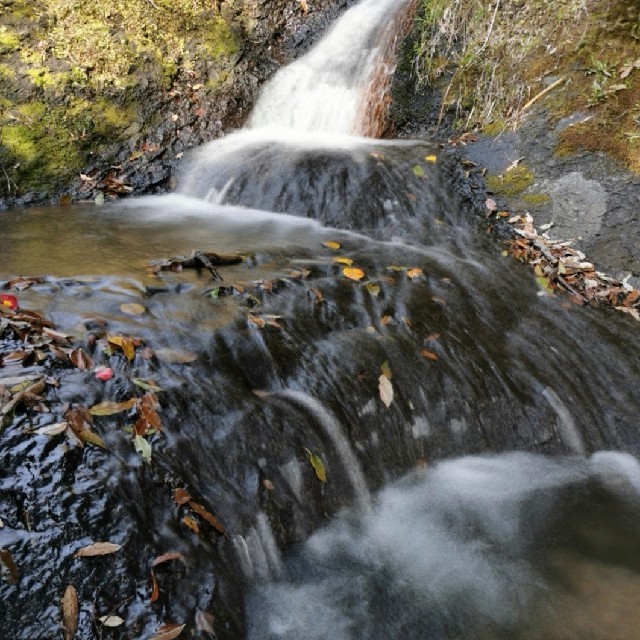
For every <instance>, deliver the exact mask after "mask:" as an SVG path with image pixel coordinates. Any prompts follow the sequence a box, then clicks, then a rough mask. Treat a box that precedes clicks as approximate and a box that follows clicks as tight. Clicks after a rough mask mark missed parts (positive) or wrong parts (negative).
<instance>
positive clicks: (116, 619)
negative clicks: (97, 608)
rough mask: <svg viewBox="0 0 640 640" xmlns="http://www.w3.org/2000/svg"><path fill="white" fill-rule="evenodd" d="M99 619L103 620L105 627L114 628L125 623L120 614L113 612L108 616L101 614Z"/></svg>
mask: <svg viewBox="0 0 640 640" xmlns="http://www.w3.org/2000/svg"><path fill="white" fill-rule="evenodd" d="M98 620H99V621H100V622H102V626H103V627H110V628H114V627H119V626H120V625H122V624H124V620H123V619H122V618H121V617H120V616H115V615H113V614H110V615H108V616H100V617H99V618H98Z"/></svg>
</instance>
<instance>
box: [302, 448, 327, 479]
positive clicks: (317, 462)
mask: <svg viewBox="0 0 640 640" xmlns="http://www.w3.org/2000/svg"><path fill="white" fill-rule="evenodd" d="M304 450H305V451H306V452H307V454H308V455H309V462H310V463H311V466H312V467H313V470H314V471H315V472H316V476H317V478H318V480H320V482H326V481H327V471H326V469H325V468H324V463H323V462H322V459H321V458H320V456H317V455H316V454H315V453H311V451H309V449H307V448H306V447H305V448H304Z"/></svg>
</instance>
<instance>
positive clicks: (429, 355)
mask: <svg viewBox="0 0 640 640" xmlns="http://www.w3.org/2000/svg"><path fill="white" fill-rule="evenodd" d="M420 355H421V356H422V357H423V358H427V360H437V359H438V356H437V355H436V354H435V353H434V352H433V351H429V349H423V350H422V351H420Z"/></svg>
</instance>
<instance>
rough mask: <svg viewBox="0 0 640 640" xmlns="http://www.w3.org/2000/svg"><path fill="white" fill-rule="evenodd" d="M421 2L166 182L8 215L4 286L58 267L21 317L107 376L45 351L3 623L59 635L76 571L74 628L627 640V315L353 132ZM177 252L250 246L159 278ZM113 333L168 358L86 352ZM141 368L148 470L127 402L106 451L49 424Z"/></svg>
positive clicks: (287, 82)
mask: <svg viewBox="0 0 640 640" xmlns="http://www.w3.org/2000/svg"><path fill="white" fill-rule="evenodd" d="M412 5H413V3H411V2H399V1H398V0H363V1H362V2H360V3H359V4H358V5H356V6H355V7H353V8H352V9H350V10H349V11H347V12H345V14H344V16H343V17H342V18H341V19H340V20H339V21H338V22H337V23H336V25H335V27H334V28H333V29H332V30H331V31H330V33H329V34H327V36H326V38H325V39H324V40H323V41H322V42H320V43H319V45H318V46H317V47H316V48H315V49H314V50H312V51H311V52H310V53H309V54H308V55H307V56H305V57H304V58H303V59H301V60H300V61H298V62H296V63H295V64H293V65H291V66H290V67H288V68H285V69H283V70H281V71H280V72H279V73H278V74H277V75H276V76H275V78H274V79H273V80H272V81H271V83H269V84H268V85H267V86H266V87H265V88H264V91H263V93H262V96H261V98H260V100H259V101H258V104H257V106H256V110H255V112H254V113H253V115H252V117H251V119H250V123H249V125H248V127H247V128H246V129H243V130H242V131H239V132H236V133H233V134H230V135H228V136H226V137H225V138H223V139H222V140H219V141H214V142H212V143H210V144H208V145H205V146H204V147H202V148H201V149H199V150H197V151H196V152H195V153H194V154H193V156H192V158H191V160H190V162H189V163H188V165H187V166H186V168H185V170H184V174H183V176H182V179H181V183H180V184H181V186H180V190H179V193H177V194H174V195H169V196H163V197H153V198H140V199H133V200H130V201H124V202H122V203H120V204H109V205H105V206H103V207H101V208H98V207H95V206H92V205H84V206H83V205H78V206H74V207H63V208H55V207H52V208H42V209H29V210H20V211H12V212H7V213H3V214H1V215H2V219H1V224H2V252H1V253H0V278H3V279H4V280H6V281H9V280H10V279H12V278H14V277H16V276H19V275H22V276H37V275H46V277H45V278H44V279H43V280H42V281H41V282H40V283H38V284H35V285H33V286H31V287H30V288H28V289H25V290H23V291H20V292H19V293H17V295H18V296H19V298H20V303H21V305H22V306H23V307H24V308H28V309H29V308H30V309H37V310H39V311H41V312H42V313H43V314H44V315H45V316H47V317H48V318H50V319H52V320H53V321H54V322H55V324H56V326H57V327H58V329H59V330H60V331H63V332H68V333H69V334H70V335H72V336H74V338H75V340H76V341H78V342H79V343H80V344H83V345H84V346H85V349H86V350H87V352H88V353H90V354H91V355H92V357H93V358H94V361H95V363H96V364H100V363H103V364H109V366H111V367H112V369H113V371H114V374H115V375H114V377H113V379H111V380H109V381H108V382H106V383H103V382H101V381H99V380H96V379H95V377H94V376H93V374H92V372H91V371H82V370H79V369H68V368H60V367H59V366H55V365H51V363H50V366H51V375H55V376H56V377H57V378H58V379H59V380H60V387H59V388H57V389H55V390H53V391H51V393H50V395H51V397H50V398H49V399H50V401H51V410H50V411H51V412H50V413H47V412H42V413H34V412H31V413H18V414H17V415H16V416H15V418H14V419H13V420H12V421H11V422H10V424H8V425H7V426H6V427H5V428H4V429H3V430H2V431H1V432H0V456H1V457H0V459H1V460H2V467H1V470H0V548H4V549H7V550H9V551H10V552H11V554H12V557H13V558H14V560H15V562H16V565H17V566H18V568H19V570H20V579H19V581H18V584H10V583H9V581H8V580H6V579H4V578H6V576H5V575H4V574H3V581H2V582H0V607H1V608H2V615H0V637H7V638H9V637H11V638H15V639H16V640H27V639H29V640H31V639H38V640H39V639H41V638H42V639H44V638H53V637H58V636H59V635H60V621H61V614H60V598H61V596H62V593H63V592H64V590H65V588H66V586H67V585H68V584H73V585H74V586H75V588H76V589H77V592H78V599H79V603H80V614H79V628H78V632H77V634H76V637H77V638H83V639H85V638H86V639H89V638H116V639H119V638H122V639H124V638H145V639H146V638H152V637H154V634H156V633H157V632H158V628H161V625H162V624H178V625H182V624H184V625H186V628H185V629H184V630H183V631H182V635H181V636H180V637H181V638H183V637H195V638H213V637H216V638H229V639H237V638H242V637H246V638H249V639H250V640H254V639H255V640H258V639H267V638H273V639H275V638H286V639H300V640H302V639H305V640H307V639H315V638H318V639H320V638H323V639H324V638H336V639H343V638H344V639H349V640H352V639H353V640H355V639H358V640H364V639H365V638H366V639H371V638H380V639H382V638H384V639H388V638H398V639H399V638H402V639H409V638H429V640H438V639H441V638H442V639H443V640H444V639H451V638H456V639H464V640H469V639H476V638H477V639H478V640H501V639H503V638H504V639H505V640H506V639H507V638H509V639H510V640H512V639H518V640H534V639H539V640H543V639H544V640H550V639H552V640H555V639H558V640H560V639H576V640H590V639H593V638H598V640H607V639H611V640H614V639H622V638H625V639H626V638H631V637H634V634H636V633H637V631H636V630H637V627H638V623H640V619H639V613H638V612H639V611H640V608H639V607H638V604H639V597H640V596H639V594H640V560H639V559H640V553H639V552H640V464H639V463H638V456H639V455H640V436H639V432H638V416H639V415H640V397H639V396H638V393H637V384H638V381H639V380H640V357H639V356H638V337H637V336H638V328H637V326H636V324H635V322H634V321H633V320H632V319H630V318H627V317H619V316H620V315H621V314H607V313H603V312H601V311H598V310H593V309H584V308H578V307H576V306H574V305H572V304H570V303H568V302H567V301H566V300H565V299H564V298H563V297H562V296H559V295H558V296H549V295H546V294H545V293H544V292H542V291H540V290H539V288H538V286H537V283H536V281H535V278H534V276H533V275H532V273H531V271H530V270H529V268H528V267H525V266H523V265H518V264H513V263H512V262H511V260H510V259H508V258H504V257H502V256H501V255H500V248H498V247H496V246H495V245H494V244H492V243H491V242H490V241H488V240H487V239H486V238H485V237H484V236H483V235H482V234H480V233H479V232H478V230H477V229H476V227H475V223H474V221H473V220H472V218H471V215H470V214H469V212H467V211H465V210H464V207H462V206H461V205H460V203H459V200H458V199H457V198H456V196H455V195H453V190H452V182H451V181H452V179H451V173H452V171H451V169H450V167H449V164H448V162H447V159H446V158H445V154H444V153H443V152H442V151H441V150H440V148H439V147H438V146H437V145H436V144H434V143H431V142H428V141H407V140H404V141H398V140H377V139H374V138H371V137H366V136H368V135H369V134H370V133H371V132H372V131H374V130H375V127H373V126H372V124H371V123H372V119H371V114H370V108H369V106H368V105H371V104H372V101H373V102H376V101H377V102H378V103H380V102H384V100H385V99H386V98H385V97H384V95H383V94H384V87H385V86H387V80H388V78H389V77H390V74H391V71H392V67H391V66H389V64H390V63H389V61H390V60H391V58H392V55H391V53H390V52H393V51H394V50H395V47H396V44H397V42H398V41H399V40H400V39H401V36H402V33H403V28H404V25H405V24H406V16H407V14H408V13H410V12H411V11H412ZM381 69H382V72H380V70H381ZM447 167H449V168H447ZM194 248H196V249H201V250H204V251H211V252H219V253H234V252H238V253H241V254H243V255H245V256H250V257H247V259H245V260H244V261H243V262H242V263H240V264H235V265H231V266H224V267H219V268H218V270H219V272H220V274H221V275H222V277H223V278H224V281H223V282H216V281H213V280H212V279H211V277H210V275H209V273H208V272H207V271H206V270H202V271H193V270H183V271H163V272H160V273H157V274H153V273H151V272H149V271H148V268H147V267H148V263H149V262H150V261H153V260H158V259H162V258H169V257H171V256H175V255H188V254H189V253H190V252H191V250H192V249H194ZM349 268H351V269H357V270H360V271H361V272H362V275H361V277H360V275H359V273H360V272H356V277H357V278H359V279H352V278H350V277H349V275H354V272H349V271H348V270H347V271H345V269H349ZM123 303H135V304H140V305H142V306H144V308H145V311H144V313H143V314H140V315H131V314H128V313H125V312H123V310H122V307H121V305H122V304H123ZM104 327H106V330H107V331H108V332H109V334H112V335H113V334H121V335H124V336H134V337H136V338H137V339H139V340H140V342H141V344H143V345H145V346H148V347H150V349H151V350H152V351H153V353H151V352H147V353H146V354H143V350H142V348H141V347H137V351H136V355H135V357H134V358H133V359H132V360H131V362H129V361H128V360H127V359H126V358H125V357H123V355H122V354H119V353H111V352H107V353H102V352H101V350H100V348H99V347H97V346H96V341H95V335H96V332H99V331H100V330H102V329H101V328H104ZM27 371H30V370H29V369H27ZM14 375H15V367H0V384H2V379H3V378H7V377H11V376H14ZM139 378H143V379H145V380H151V381H153V383H154V385H157V387H159V388H161V389H162V391H159V392H157V395H158V399H159V402H160V405H159V408H158V413H159V416H160V418H161V421H162V430H161V431H159V432H158V433H156V434H154V435H152V436H150V437H149V438H148V442H149V445H150V447H151V462H150V464H147V463H145V462H144V461H143V459H142V458H141V456H140V454H139V453H138V452H137V451H136V450H135V449H134V446H133V442H132V435H131V424H132V419H133V418H132V416H131V415H130V414H127V413H126V412H125V413H121V414H118V415H114V416H107V417H98V418H96V419H95V421H94V429H95V430H96V432H97V433H99V434H100V436H101V437H102V439H103V440H104V442H105V445H106V450H102V449H100V448H97V447H92V446H85V447H84V448H82V449H81V448H79V447H73V446H71V445H70V444H68V443H67V442H66V440H65V438H64V436H61V435H58V436H55V437H51V436H47V435H43V434H40V433H38V432H37V431H34V430H36V429H38V428H40V427H43V426H45V427H46V426H48V425H51V424H53V423H56V422H58V421H60V420H62V418H63V408H64V406H65V405H68V406H72V407H77V406H84V407H90V406H92V405H95V404H97V403H99V402H102V401H104V400H112V401H118V402H120V401H124V400H127V399H128V398H131V397H133V396H135V395H136V394H137V395H140V393H141V392H140V389H139V387H137V386H136V384H135V383H134V382H133V380H134V379H139ZM323 476H326V477H323ZM176 489H181V490H185V491H187V492H188V493H189V495H190V496H191V497H192V499H193V500H194V501H196V502H197V503H198V504H200V505H202V506H203V507H204V508H205V509H206V511H207V512H208V513H210V514H214V515H215V518H216V521H217V522H218V523H219V524H220V525H221V527H218V528H215V527H213V526H211V525H210V521H207V520H206V518H204V519H203V518H201V517H200V516H198V513H197V512H196V511H194V510H193V508H191V507H190V506H189V505H188V504H184V503H182V504H180V503H179V501H178V502H176V500H175V499H174V497H175V496H176V493H175V491H176ZM220 528H222V529H223V531H221V530H220ZM107 540H108V541H111V542H115V543H118V544H121V545H122V549H121V550H120V551H119V552H117V553H115V554H113V555H109V556H104V557H96V558H77V557H75V555H74V554H75V552H76V551H77V549H78V548H80V547H82V546H84V545H88V544H89V543H91V542H96V541H107ZM167 553H173V554H180V555H179V556H175V557H174V559H173V560H165V561H164V562H161V563H159V564H155V565H154V564H153V563H154V559H157V558H162V557H163V555H164V554H167ZM152 570H153V578H152V577H151V574H152ZM154 581H155V582H156V583H157V585H158V590H157V593H155V592H154V588H153V585H154ZM109 614H111V615H117V616H118V617H119V619H121V620H122V622H121V623H120V624H119V625H118V626H114V627H105V626H102V623H100V622H99V618H100V617H104V616H106V615H109Z"/></svg>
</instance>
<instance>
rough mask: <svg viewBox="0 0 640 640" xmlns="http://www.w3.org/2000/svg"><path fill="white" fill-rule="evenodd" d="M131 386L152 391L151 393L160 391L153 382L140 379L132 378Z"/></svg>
mask: <svg viewBox="0 0 640 640" xmlns="http://www.w3.org/2000/svg"><path fill="white" fill-rule="evenodd" d="M131 382H133V384H135V385H136V386H137V387H140V388H141V389H144V390H145V391H153V393H158V392H159V391H162V389H161V388H160V387H159V386H158V385H157V384H156V383H155V382H154V381H153V380H143V379H142V378H133V380H131Z"/></svg>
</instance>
